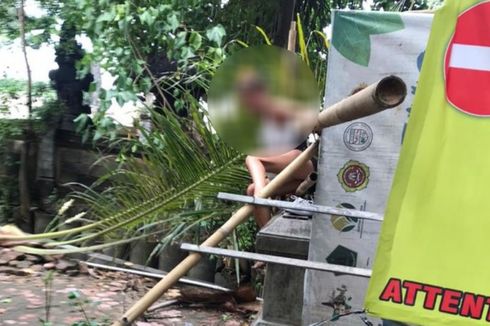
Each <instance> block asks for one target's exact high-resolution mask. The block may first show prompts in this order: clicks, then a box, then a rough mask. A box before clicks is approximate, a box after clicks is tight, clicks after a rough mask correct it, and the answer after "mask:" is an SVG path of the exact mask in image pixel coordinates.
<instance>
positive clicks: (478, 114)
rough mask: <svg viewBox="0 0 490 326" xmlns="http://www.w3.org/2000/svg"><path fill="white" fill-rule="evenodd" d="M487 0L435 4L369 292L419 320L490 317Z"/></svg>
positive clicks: (395, 314)
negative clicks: (433, 16)
mask: <svg viewBox="0 0 490 326" xmlns="http://www.w3.org/2000/svg"><path fill="white" fill-rule="evenodd" d="M489 188H490V1H489V0H486V1H475V0H447V1H446V3H445V4H444V6H443V7H442V8H441V9H440V10H438V11H437V13H436V15H435V19H434V22H433V27H432V32H431V36H430V39H429V43H428V47H427V51H426V54H425V58H424V63H423V66H422V71H421V75H420V79H419V84H418V87H417V92H416V95H415V100H414V104H413V108H412V112H411V117H410V120H409V123H408V130H407V134H406V137H405V142H404V145H403V148H402V152H401V156H400V162H399V165H398V168H397V171H396V175H395V179H394V183H393V188H392V192H391V195H390V199H389V202H388V206H387V211H386V214H385V221H384V223H383V226H382V231H381V236H380V239H379V246H378V251H377V255H376V260H375V264H374V269H373V276H372V279H371V281H370V284H369V289H368V294H367V296H366V309H367V310H368V312H369V313H371V314H373V315H376V316H380V317H382V318H385V319H392V320H397V321H403V322H408V323H412V324H417V325H424V326H430V325H462V326H463V325H464V326H467V325H485V324H487V325H490V309H489V307H490V257H489V255H488V250H489V249H490V190H489Z"/></svg>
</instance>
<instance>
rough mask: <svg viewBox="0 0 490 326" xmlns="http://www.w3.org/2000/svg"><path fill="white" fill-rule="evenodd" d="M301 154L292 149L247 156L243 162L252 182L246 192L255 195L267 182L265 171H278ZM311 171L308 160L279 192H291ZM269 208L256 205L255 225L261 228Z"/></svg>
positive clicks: (267, 215)
mask: <svg viewBox="0 0 490 326" xmlns="http://www.w3.org/2000/svg"><path fill="white" fill-rule="evenodd" d="M300 154H301V151H300V150H296V149H295V150H292V151H289V152H287V153H285V154H282V155H277V156H270V157H257V156H247V159H246V160H245V163H246V165H247V168H248V171H249V172H250V175H251V177H252V181H253V184H252V185H250V186H249V187H248V189H247V194H248V195H250V196H252V195H253V196H257V195H258V194H259V193H260V191H261V190H262V189H263V188H264V187H265V185H266V184H267V175H266V172H271V173H280V172H281V171H282V170H283V169H284V168H285V167H286V166H288V164H289V163H291V162H292V161H293V160H294V159H295V158H296V157H298V156H299V155H300ZM311 172H313V163H312V162H311V161H309V162H308V163H307V164H306V165H305V167H304V169H302V170H300V171H297V172H296V173H295V174H293V175H291V180H290V182H288V183H287V184H286V185H284V186H283V187H282V189H281V190H280V193H278V194H287V193H291V192H293V191H294V190H295V189H296V187H298V185H299V184H300V183H301V182H302V181H303V180H304V179H305V178H306V177H307V176H308V175H309V174H310V173H311ZM270 215H271V213H270V209H269V208H268V207H256V208H255V210H254V217H255V221H256V223H257V225H258V226H259V227H260V228H262V227H263V226H264V225H265V224H266V223H267V222H268V221H269V219H270Z"/></svg>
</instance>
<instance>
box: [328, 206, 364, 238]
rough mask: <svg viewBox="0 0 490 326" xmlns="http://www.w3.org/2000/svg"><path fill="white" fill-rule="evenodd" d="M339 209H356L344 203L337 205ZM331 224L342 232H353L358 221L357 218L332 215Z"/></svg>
mask: <svg viewBox="0 0 490 326" xmlns="http://www.w3.org/2000/svg"><path fill="white" fill-rule="evenodd" d="M337 207H338V208H347V209H356V207H355V206H354V205H352V204H349V203H342V204H340V205H337ZM330 222H332V225H333V227H334V228H335V229H336V230H337V231H340V232H349V231H352V230H353V229H354V228H355V227H356V226H357V222H358V219H357V218H356V217H350V216H344V215H331V217H330Z"/></svg>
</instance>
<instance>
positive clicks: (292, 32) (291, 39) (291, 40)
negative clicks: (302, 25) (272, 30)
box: [288, 21, 296, 52]
mask: <svg viewBox="0 0 490 326" xmlns="http://www.w3.org/2000/svg"><path fill="white" fill-rule="evenodd" d="M288 51H291V52H295V51H296V22H295V21H292V22H291V27H290V28H289V35H288Z"/></svg>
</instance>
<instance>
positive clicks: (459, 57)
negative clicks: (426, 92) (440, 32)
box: [444, 1, 490, 117]
mask: <svg viewBox="0 0 490 326" xmlns="http://www.w3.org/2000/svg"><path fill="white" fill-rule="evenodd" d="M489 22H490V1H485V2H481V3H479V4H477V5H475V6H473V7H471V8H469V9H467V10H465V11H464V12H462V13H461V14H460V15H459V17H458V20H457V23H456V29H455V32H454V35H453V37H452V39H451V41H450V42H449V46H448V48H447V50H446V56H445V64H444V76H445V87H446V98H447V100H448V101H449V103H451V104H452V105H453V106H454V107H456V108H457V109H458V110H460V111H462V112H464V113H467V114H471V115H475V116H482V117H488V116H490V91H489V89H490V33H488V31H489V30H490V24H489Z"/></svg>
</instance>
